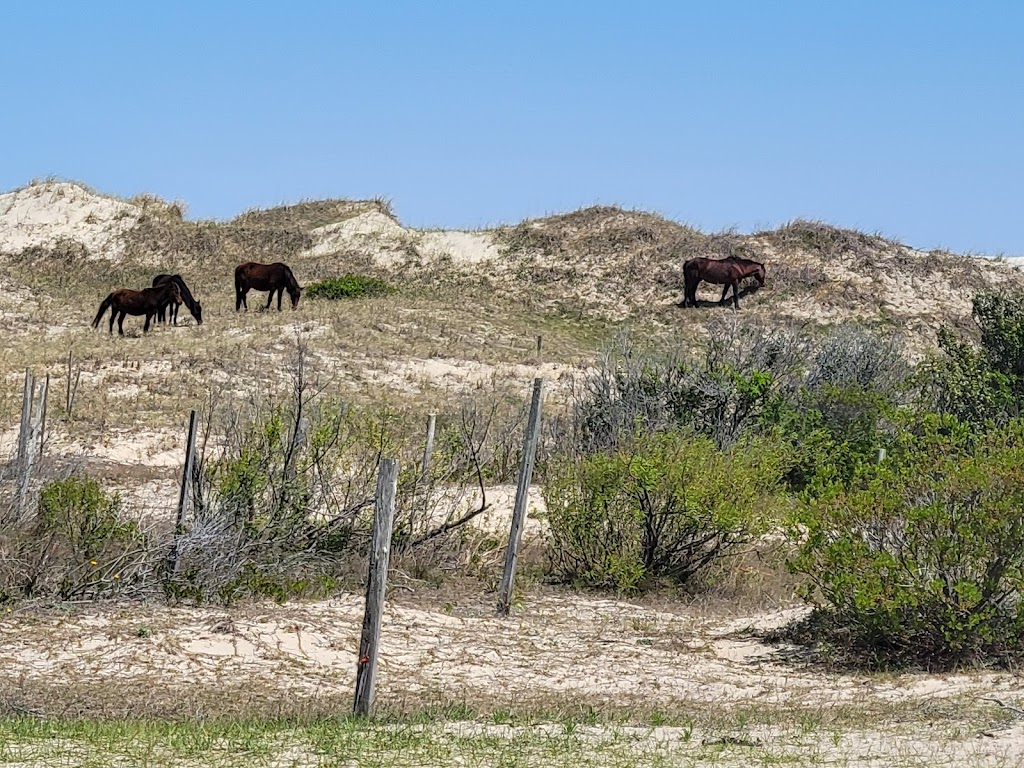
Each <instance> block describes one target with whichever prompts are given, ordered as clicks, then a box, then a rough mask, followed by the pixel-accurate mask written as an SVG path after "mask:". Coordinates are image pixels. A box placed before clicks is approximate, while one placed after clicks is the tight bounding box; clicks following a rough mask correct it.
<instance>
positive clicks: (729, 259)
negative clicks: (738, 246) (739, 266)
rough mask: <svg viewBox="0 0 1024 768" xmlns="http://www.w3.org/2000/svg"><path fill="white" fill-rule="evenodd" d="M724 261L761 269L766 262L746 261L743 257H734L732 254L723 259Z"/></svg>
mask: <svg viewBox="0 0 1024 768" xmlns="http://www.w3.org/2000/svg"><path fill="white" fill-rule="evenodd" d="M722 261H736V262H742V263H744V264H756V265H757V266H759V267H763V266H764V262H761V261H755V260H754V259H746V258H744V257H743V256H734V255H732V254H730V255H729V256H726V257H725V258H724V259H722Z"/></svg>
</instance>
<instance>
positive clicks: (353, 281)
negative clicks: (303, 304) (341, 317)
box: [306, 274, 395, 300]
mask: <svg viewBox="0 0 1024 768" xmlns="http://www.w3.org/2000/svg"><path fill="white" fill-rule="evenodd" d="M394 292H395V287H394V286H393V285H391V284H390V283H388V282H387V281H385V280H381V279H380V278H377V277H369V276H368V275H351V274H349V275H342V276H341V277H328V278H327V279H326V280H320V281H319V282H316V283H313V284H312V285H310V286H309V287H308V288H307V289H306V295H307V296H309V297H310V298H314V299H332V300H337V299H361V298H365V297H369V296H387V295H388V294H391V293H394Z"/></svg>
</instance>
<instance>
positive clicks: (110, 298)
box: [92, 294, 114, 328]
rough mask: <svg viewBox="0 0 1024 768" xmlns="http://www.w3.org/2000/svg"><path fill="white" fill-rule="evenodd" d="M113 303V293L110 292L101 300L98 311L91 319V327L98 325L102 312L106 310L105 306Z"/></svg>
mask: <svg viewBox="0 0 1024 768" xmlns="http://www.w3.org/2000/svg"><path fill="white" fill-rule="evenodd" d="M113 303H114V294H110V295H109V296H107V298H105V299H104V300H103V301H102V303H101V304H100V311H99V312H97V313H96V319H95V320H93V321H92V327H93V328H97V327H99V324H100V320H102V319H103V314H104V313H105V312H106V311H107V307H109V306H110V305H111V304H113ZM111 313H113V310H111Z"/></svg>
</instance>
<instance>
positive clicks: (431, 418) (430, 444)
mask: <svg viewBox="0 0 1024 768" xmlns="http://www.w3.org/2000/svg"><path fill="white" fill-rule="evenodd" d="M436 424H437V414H436V413H431V414H430V415H428V416H427V444H426V445H424V446H423V469H422V472H423V477H426V476H427V472H428V471H429V470H430V457H431V455H432V454H433V453H434V427H435V426H436Z"/></svg>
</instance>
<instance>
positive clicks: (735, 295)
mask: <svg viewBox="0 0 1024 768" xmlns="http://www.w3.org/2000/svg"><path fill="white" fill-rule="evenodd" d="M732 308H733V309H737V310H738V309H739V308H740V281H739V280H737V281H736V282H735V283H733V284H732Z"/></svg>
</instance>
